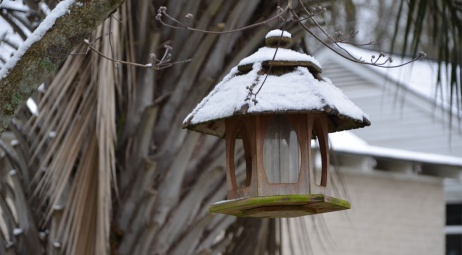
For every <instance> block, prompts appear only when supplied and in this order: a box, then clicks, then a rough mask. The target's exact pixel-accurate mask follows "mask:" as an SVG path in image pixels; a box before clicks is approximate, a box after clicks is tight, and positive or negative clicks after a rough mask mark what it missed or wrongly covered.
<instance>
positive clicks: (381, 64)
mask: <svg viewBox="0 0 462 255" xmlns="http://www.w3.org/2000/svg"><path fill="white" fill-rule="evenodd" d="M299 4H300V6H302V7H303V9H304V11H305V12H306V13H307V14H308V17H309V19H311V21H312V22H313V23H314V24H315V25H316V26H317V27H318V28H319V29H320V30H321V32H322V33H323V34H324V35H326V37H327V38H329V40H330V42H331V43H332V44H334V45H335V46H337V47H338V48H340V49H341V50H342V51H343V52H344V53H345V54H342V53H340V52H339V51H337V50H336V49H335V48H334V47H332V46H331V45H330V44H328V43H326V42H325V41H324V40H322V39H321V38H319V37H318V36H317V35H316V34H315V33H313V31H311V30H310V29H309V28H308V27H307V26H306V25H305V24H304V22H303V20H302V19H301V18H300V17H299V16H298V15H297V13H296V12H295V11H294V10H293V9H291V10H290V13H291V15H292V18H293V20H295V21H297V22H298V24H300V25H301V26H302V28H303V29H305V31H307V32H308V33H309V34H310V35H312V36H313V37H314V38H315V39H316V40H318V41H319V42H321V43H322V44H323V45H324V46H325V47H327V48H328V49H330V50H332V51H333V52H334V53H336V54H337V55H339V56H341V57H343V58H345V59H347V60H350V61H352V62H355V63H358V64H364V65H372V66H377V67H382V68H396V67H401V66H404V65H407V64H409V63H412V62H414V61H416V60H418V59H420V58H422V57H425V56H426V54H425V53H424V52H419V55H418V56H417V57H415V58H413V59H411V60H409V61H407V62H405V63H403V64H399V65H385V64H387V63H391V62H392V61H393V60H392V59H391V58H390V57H389V58H387V59H386V60H385V61H383V62H378V60H379V59H380V58H381V57H384V56H385V54H383V53H380V57H379V58H377V60H375V61H374V60H373V59H374V58H375V56H372V58H371V62H366V61H364V60H363V59H362V58H357V57H355V56H353V55H352V54H351V53H350V52H349V51H348V50H346V49H345V48H343V47H342V46H341V45H340V43H348V42H346V41H345V39H339V38H338V37H341V36H342V34H341V33H338V32H337V33H336V38H334V37H333V36H331V35H330V34H329V33H327V32H326V31H325V30H324V29H323V28H322V26H321V25H320V24H319V23H318V22H317V21H316V20H315V19H314V18H313V17H314V15H313V14H312V13H310V12H309V11H308V9H307V8H306V7H305V6H304V5H303V3H302V1H300V0H299ZM321 8H322V7H321ZM318 10H319V11H324V10H325V9H322V10H320V9H318ZM354 34H355V33H350V34H349V35H348V36H347V38H350V37H352V36H353V35H354ZM372 43H373V41H371V42H370V43H368V44H372ZM368 44H362V45H368Z"/></svg>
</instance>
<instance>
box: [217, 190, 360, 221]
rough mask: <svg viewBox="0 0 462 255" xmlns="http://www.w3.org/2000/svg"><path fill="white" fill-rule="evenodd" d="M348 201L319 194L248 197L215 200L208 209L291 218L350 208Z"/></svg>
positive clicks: (234, 213) (244, 215) (231, 213)
mask: <svg viewBox="0 0 462 255" xmlns="http://www.w3.org/2000/svg"><path fill="white" fill-rule="evenodd" d="M350 208H351V205H350V202H348V201H345V200H342V199H338V198H335V197H329V196H324V195H321V194H311V195H282V196H267V197H250V198H242V199H234V200H225V201H221V202H217V203H215V204H213V205H211V206H210V208H209V211H210V212H213V213H223V214H229V215H234V216H237V217H255V218H291V217H299V216H305V215H313V214H320V213H326V212H334V211H340V210H346V209H350Z"/></svg>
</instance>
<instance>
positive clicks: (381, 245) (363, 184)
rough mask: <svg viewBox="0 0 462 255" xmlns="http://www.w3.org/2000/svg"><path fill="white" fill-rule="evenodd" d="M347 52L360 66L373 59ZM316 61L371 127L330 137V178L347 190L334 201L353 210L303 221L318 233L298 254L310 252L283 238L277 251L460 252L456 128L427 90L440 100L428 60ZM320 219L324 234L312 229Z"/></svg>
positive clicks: (322, 56)
mask: <svg viewBox="0 0 462 255" xmlns="http://www.w3.org/2000/svg"><path fill="white" fill-rule="evenodd" d="M345 48H346V49H347V50H348V51H349V53H351V54H353V55H355V56H356V57H362V59H365V60H366V61H368V60H369V59H370V58H371V56H372V55H373V54H375V55H376V57H377V56H378V53H373V52H369V51H364V50H359V49H357V48H354V47H351V46H345ZM315 57H316V59H317V60H318V61H319V62H320V63H321V65H322V67H323V72H322V76H323V77H328V78H329V79H331V80H332V82H333V83H334V84H335V85H336V86H337V87H339V88H340V89H341V90H342V91H343V92H344V93H345V94H346V96H347V97H348V98H350V99H351V100H352V101H353V102H354V103H355V104H356V105H358V106H359V107H360V108H361V109H363V110H364V111H365V112H366V113H368V114H369V116H370V119H371V122H372V125H371V126H370V127H367V128H364V129H358V130H353V131H348V132H340V133H338V134H337V133H336V134H332V135H331V136H330V137H331V145H332V151H333V157H332V162H331V165H333V166H334V165H336V166H339V167H340V168H341V176H340V177H341V178H339V176H337V178H338V181H339V180H340V181H342V183H343V185H344V186H346V187H347V193H344V194H340V195H339V197H340V198H346V199H347V200H349V201H350V202H351V203H352V209H350V210H347V211H344V212H336V213H328V214H324V215H323V216H322V217H323V218H322V219H319V218H318V220H316V217H318V216H314V219H313V218H311V219H310V218H309V217H307V218H305V223H306V224H307V225H308V227H309V228H312V229H311V231H317V232H318V233H324V234H321V237H322V236H324V238H320V239H319V240H317V239H316V238H314V239H313V238H311V239H310V244H309V245H307V246H306V248H309V249H311V252H307V250H306V249H303V248H298V249H294V248H293V247H292V246H291V245H290V242H291V240H283V245H284V249H292V253H294V254H307V253H310V254H311V253H312V254H331V255H334V254H342V255H348V254H351V255H353V254H354V255H375V254H394V255H397V254H402V255H405V254H406V255H407V254H426V255H427V254H433V255H443V254H447V255H462V131H461V128H460V125H461V122H460V121H459V120H458V119H457V118H453V119H452V121H449V117H450V116H451V115H450V113H449V111H448V109H449V107H448V106H447V105H445V104H444V103H442V102H443V101H444V100H436V101H435V94H436V95H437V98H443V97H446V95H445V93H444V92H445V91H442V90H439V91H438V90H435V86H434V84H435V81H436V79H435V77H436V71H437V69H436V67H435V64H433V63H431V62H429V61H418V62H414V63H413V64H409V65H406V66H405V67H401V68H397V69H380V68H377V67H373V66H369V65H360V64H356V63H353V62H350V61H348V60H346V59H344V58H342V57H340V56H338V55H337V54H335V53H333V52H331V51H330V50H328V49H323V50H322V51H320V52H318V54H317V55H315ZM395 63H399V60H398V59H394V61H393V64H395ZM435 102H436V103H435ZM452 117H454V116H452ZM338 181H337V182H338ZM337 186H339V185H337ZM316 221H318V224H313V223H314V222H316ZM320 221H322V222H323V223H322V225H325V229H327V230H328V232H327V231H323V230H319V229H317V230H316V228H319V225H320V224H319V222H320ZM291 224H299V222H297V220H295V219H293V220H292V219H291V220H289V221H288V224H286V226H285V227H284V228H285V231H287V232H288V233H289V234H288V235H287V236H289V237H290V236H292V238H293V235H291V234H295V233H292V232H291V231H293V229H294V228H291V227H290V225H291ZM312 233H315V232H312ZM313 240H315V241H313ZM308 246H309V247H308Z"/></svg>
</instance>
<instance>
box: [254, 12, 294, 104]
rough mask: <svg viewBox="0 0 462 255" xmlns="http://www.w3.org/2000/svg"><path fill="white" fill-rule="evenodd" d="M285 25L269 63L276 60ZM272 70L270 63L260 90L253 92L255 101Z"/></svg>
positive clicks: (284, 24)
mask: <svg viewBox="0 0 462 255" xmlns="http://www.w3.org/2000/svg"><path fill="white" fill-rule="evenodd" d="M287 15H288V16H289V12H287ZM289 17H290V16H289ZM286 24H287V22H283V24H282V28H281V35H280V36H279V40H278V45H277V46H276V50H275V51H274V55H273V58H272V59H271V61H274V59H276V54H277V53H278V50H279V47H280V45H281V41H282V37H283V35H284V29H285V27H286ZM272 68H273V65H272V64H271V63H270V66H269V68H268V71H267V72H266V75H265V79H263V82H262V83H261V85H260V88H258V90H257V92H255V94H254V99H255V100H256V99H257V95H258V93H260V90H261V89H262V88H263V85H265V82H266V79H267V78H268V75H269V73H270V72H271V69H272ZM256 103H257V101H255V104H256Z"/></svg>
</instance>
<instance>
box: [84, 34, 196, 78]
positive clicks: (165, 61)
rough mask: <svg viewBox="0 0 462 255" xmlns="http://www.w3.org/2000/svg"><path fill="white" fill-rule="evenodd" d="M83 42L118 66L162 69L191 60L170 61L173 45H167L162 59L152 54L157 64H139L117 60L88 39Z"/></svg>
mask: <svg viewBox="0 0 462 255" xmlns="http://www.w3.org/2000/svg"><path fill="white" fill-rule="evenodd" d="M83 42H84V43H85V44H86V45H87V47H88V48H89V49H91V50H92V51H94V52H96V53H97V54H98V55H100V56H101V57H103V58H105V59H107V60H110V61H112V62H114V64H115V66H116V67H117V66H118V65H119V64H124V65H132V66H138V67H144V68H151V69H154V70H162V69H165V68H168V67H171V66H173V65H176V64H182V63H186V62H189V61H191V59H186V60H181V61H175V62H170V59H171V54H170V51H171V50H172V47H171V46H168V45H165V46H164V47H165V49H166V50H165V52H164V55H163V56H162V58H161V59H157V58H156V55H155V54H151V59H153V60H154V62H157V64H155V65H153V64H152V63H148V64H139V63H134V62H128V61H123V60H117V59H114V58H111V57H108V56H106V55H104V54H103V53H102V52H100V51H98V50H97V49H95V48H94V47H93V46H92V45H91V43H90V42H89V41H88V40H87V39H85V40H83Z"/></svg>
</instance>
